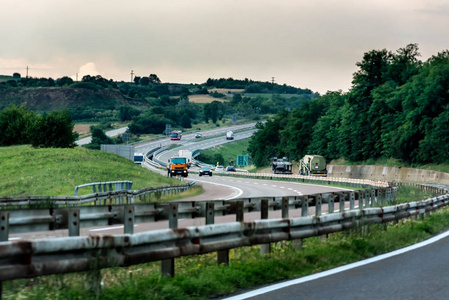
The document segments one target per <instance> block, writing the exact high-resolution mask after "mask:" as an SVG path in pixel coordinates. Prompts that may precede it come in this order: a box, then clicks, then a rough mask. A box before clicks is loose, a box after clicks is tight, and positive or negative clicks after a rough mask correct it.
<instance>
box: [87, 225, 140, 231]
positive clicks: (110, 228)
mask: <svg viewBox="0 0 449 300" xmlns="http://www.w3.org/2000/svg"><path fill="white" fill-rule="evenodd" d="M137 226H139V225H134V227H137ZM123 227H125V226H124V225H120V226H114V227H107V228H97V229H91V230H89V231H106V230H114V229H122V228H123Z"/></svg>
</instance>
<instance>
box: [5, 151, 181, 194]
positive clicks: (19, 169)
mask: <svg viewBox="0 0 449 300" xmlns="http://www.w3.org/2000/svg"><path fill="white" fill-rule="evenodd" d="M0 161H1V168H2V171H1V173H0V197H23V196H65V195H73V193H74V190H75V186H77V185H81V184H85V183H92V182H105V181H119V180H130V181H132V182H133V189H134V190H138V189H141V188H144V187H152V186H163V185H178V184H181V182H180V181H178V180H175V179H172V178H167V177H165V176H162V175H159V174H157V173H155V172H151V171H149V170H147V169H145V168H142V167H141V166H139V165H136V164H134V163H133V162H132V161H130V160H127V159H126V158H124V157H120V156H117V155H114V154H111V153H107V152H103V151H97V150H88V149H86V148H83V147H76V148H73V149H56V148H45V149H44V148H42V149H35V148H32V147H31V146H28V145H24V146H11V147H0ZM90 193H92V189H91V188H89V187H85V188H82V189H80V191H79V195H86V194H90Z"/></svg>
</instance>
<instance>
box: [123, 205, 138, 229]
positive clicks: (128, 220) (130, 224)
mask: <svg viewBox="0 0 449 300" xmlns="http://www.w3.org/2000/svg"><path fill="white" fill-rule="evenodd" d="M134 217H135V213H134V205H126V206H125V220H124V221H125V222H124V223H125V224H124V233H125V234H133V233H134Z"/></svg>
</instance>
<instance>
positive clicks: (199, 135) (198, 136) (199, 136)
mask: <svg viewBox="0 0 449 300" xmlns="http://www.w3.org/2000/svg"><path fill="white" fill-rule="evenodd" d="M202 137H203V135H202V134H201V132H197V133H196V134H195V138H197V139H200V138H202Z"/></svg>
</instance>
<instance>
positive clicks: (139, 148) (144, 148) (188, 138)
mask: <svg viewBox="0 0 449 300" xmlns="http://www.w3.org/2000/svg"><path fill="white" fill-rule="evenodd" d="M254 125H255V123H250V124H243V125H236V126H231V127H226V128H220V129H213V130H207V131H204V132H203V138H201V139H196V138H195V133H190V134H186V135H183V136H182V138H181V140H179V141H172V140H170V138H162V139H158V140H157V141H151V142H145V143H143V144H139V145H136V146H135V149H136V152H142V153H147V152H148V151H150V150H152V149H154V148H156V147H165V146H170V145H176V144H183V143H185V142H188V143H193V142H195V143H199V142H202V141H204V140H207V139H204V138H205V137H208V136H216V135H218V134H222V135H223V136H225V134H226V131H228V130H242V129H251V128H253V127H254ZM195 150H196V149H195Z"/></svg>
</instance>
